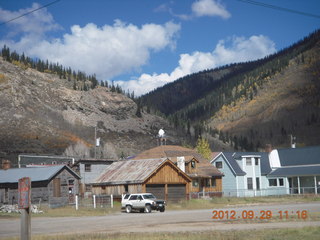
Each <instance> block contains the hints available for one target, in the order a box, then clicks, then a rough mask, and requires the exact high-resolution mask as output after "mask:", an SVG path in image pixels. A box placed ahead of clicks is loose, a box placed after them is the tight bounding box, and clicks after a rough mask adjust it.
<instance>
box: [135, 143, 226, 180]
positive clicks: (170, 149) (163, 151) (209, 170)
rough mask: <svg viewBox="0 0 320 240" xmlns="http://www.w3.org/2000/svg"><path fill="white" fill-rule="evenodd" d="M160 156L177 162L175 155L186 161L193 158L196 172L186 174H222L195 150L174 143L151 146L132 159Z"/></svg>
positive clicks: (207, 175) (205, 175) (206, 175)
mask: <svg viewBox="0 0 320 240" xmlns="http://www.w3.org/2000/svg"><path fill="white" fill-rule="evenodd" d="M162 157H166V158H169V159H170V160H171V161H172V162H174V163H176V162H177V157H185V162H186V163H188V162H190V161H191V160H193V159H195V160H196V161H197V162H198V171H197V173H193V174H188V176H192V177H193V176H198V177H201V176H203V177H212V176H222V175H223V174H222V173H221V172H220V171H219V170H218V169H217V168H216V167H215V166H213V165H211V164H210V163H209V161H208V160H207V159H204V158H203V157H202V156H201V155H200V154H199V153H197V152H196V151H195V150H193V149H190V148H185V147H181V146H176V145H161V146H158V147H155V148H151V149H149V150H146V151H144V152H142V153H140V154H138V155H137V156H136V157H135V158H134V159H146V158H149V159H150V158H162Z"/></svg>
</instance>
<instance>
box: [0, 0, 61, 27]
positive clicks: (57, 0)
mask: <svg viewBox="0 0 320 240" xmlns="http://www.w3.org/2000/svg"><path fill="white" fill-rule="evenodd" d="M59 1H60V0H56V1H54V2H51V3H48V4H46V5H44V6H42V7H39V8H36V9H33V10H32V11H30V12H26V13H24V14H22V15H20V16H18V17H15V18H12V19H10V20H8V21H5V22H3V23H0V26H1V25H4V24H7V23H9V22H12V21H14V20H17V19H19V18H22V17H24V16H26V15H28V14H30V13H33V12H35V11H38V10H40V9H42V8H45V7H48V6H50V5H53V4H55V3H57V2H59Z"/></svg>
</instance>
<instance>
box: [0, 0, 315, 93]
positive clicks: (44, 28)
mask: <svg viewBox="0 0 320 240" xmlns="http://www.w3.org/2000/svg"><path fill="white" fill-rule="evenodd" d="M52 2H54V0H35V1H29V0H0V22H1V23H4V22H7V21H10V20H11V19H13V18H16V17H18V16H21V15H22V14H25V13H28V12H30V11H32V10H34V9H37V8H40V7H41V6H44V5H46V4H50V3H52ZM249 2H251V3H249ZM256 2H260V3H263V4H268V5H272V6H277V7H281V8H284V9H285V10H278V9H274V8H268V7H263V6H259V5H256V4H252V1H251V0H242V1H240V0H161V1H160V0H60V1H57V2H54V4H52V5H50V6H48V7H45V8H42V9H41V10H38V11H34V12H33V13H31V14H27V15H25V16H23V17H21V18H18V19H16V20H14V21H10V22H7V23H4V24H1V25H0V46H1V47H2V46H3V45H4V44H6V45H7V46H9V47H10V49H11V50H16V51H17V52H19V53H22V52H24V53H25V54H26V55H28V56H31V57H38V58H40V59H43V60H46V59H48V60H49V61H51V62H59V63H60V64H62V65H64V66H66V67H69V66H70V67H71V68H72V69H74V70H81V71H85V72H86V73H87V74H96V76H97V78H98V79H99V80H108V81H109V82H111V81H114V82H115V83H118V84H120V85H121V86H122V87H123V88H124V89H129V90H130V91H134V92H135V94H136V95H140V94H144V93H146V92H148V91H151V90H153V89H154V88H157V87H160V86H163V85H164V84H166V83H169V82H172V81H174V80H176V79H177V78H179V77H183V76H185V75H188V74H191V73H194V72H198V71H202V70H204V69H211V68H215V67H219V66H222V65H225V64H229V63H235V62H243V61H248V60H254V59H259V58H262V57H264V56H267V55H269V54H272V53H274V52H276V51H278V50H281V49H283V48H285V47H288V46H290V45H291V44H293V43H295V42H297V41H298V40H300V39H302V38H304V37H305V36H307V35H308V34H309V33H311V32H313V31H315V30H317V29H318V28H319V26H320V17H319V15H320V11H319V10H320V1H319V0H306V1H303V0H256V1H254V3H256ZM288 9H290V10H295V11H300V12H302V13H306V14H298V13H294V12H290V11H289V10H288ZM307 14H313V15H316V16H315V17H312V16H308V15H307ZM317 16H318V17H317Z"/></svg>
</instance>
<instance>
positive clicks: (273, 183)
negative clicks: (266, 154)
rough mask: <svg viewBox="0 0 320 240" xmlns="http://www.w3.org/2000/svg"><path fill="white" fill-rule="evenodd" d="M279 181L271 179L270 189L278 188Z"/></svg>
mask: <svg viewBox="0 0 320 240" xmlns="http://www.w3.org/2000/svg"><path fill="white" fill-rule="evenodd" d="M276 186H277V179H269V187H276Z"/></svg>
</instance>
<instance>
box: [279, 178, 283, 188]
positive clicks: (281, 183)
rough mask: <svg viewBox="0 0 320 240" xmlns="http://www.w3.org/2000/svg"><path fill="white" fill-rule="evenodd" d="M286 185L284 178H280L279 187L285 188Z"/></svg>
mask: <svg viewBox="0 0 320 240" xmlns="http://www.w3.org/2000/svg"><path fill="white" fill-rule="evenodd" d="M283 186H284V184H283V178H279V187H283Z"/></svg>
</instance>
